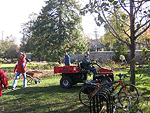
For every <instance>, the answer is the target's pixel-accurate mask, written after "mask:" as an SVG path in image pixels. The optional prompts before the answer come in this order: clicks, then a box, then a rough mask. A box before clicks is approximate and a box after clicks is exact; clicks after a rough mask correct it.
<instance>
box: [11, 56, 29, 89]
mask: <svg viewBox="0 0 150 113" xmlns="http://www.w3.org/2000/svg"><path fill="white" fill-rule="evenodd" d="M26 65H27V60H26V54H21V55H20V58H19V60H18V61H17V63H16V66H15V69H14V72H17V73H16V78H15V79H14V82H13V85H12V90H14V89H15V87H16V85H17V81H18V78H19V75H20V74H22V75H23V77H24V81H23V87H24V88H26V87H27V78H26Z"/></svg>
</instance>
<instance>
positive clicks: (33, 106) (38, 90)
mask: <svg viewBox="0 0 150 113" xmlns="http://www.w3.org/2000/svg"><path fill="white" fill-rule="evenodd" d="M4 66H5V65H4ZM10 67H11V65H10ZM6 68H7V66H6ZM127 72H128V69H123V70H115V74H117V73H127ZM60 79H61V76H52V77H46V78H42V81H41V83H39V84H33V85H31V84H28V87H27V88H23V79H19V80H18V84H17V87H16V89H15V90H12V89H11V86H12V83H13V80H9V89H8V90H5V89H3V96H2V97H0V113H1V112H2V113H70V112H72V113H89V108H87V107H85V106H84V105H82V104H81V103H80V101H79V99H78V95H79V90H80V88H81V86H82V83H80V84H77V85H75V86H73V87H72V88H70V89H64V88H62V87H60V83H59V81H60ZM89 79H92V76H91V77H89ZM115 80H118V78H117V77H116V76H115ZM125 81H126V82H128V81H129V78H126V79H125ZM149 81H150V77H144V78H143V79H141V77H140V75H136V87H137V88H138V90H139V92H140V98H139V104H137V106H135V107H134V108H133V109H134V111H136V112H137V111H141V112H140V113H149V112H150V101H149V100H150V99H149V97H150V84H149ZM119 111H120V112H119V113H122V112H123V111H122V110H120V109H119Z"/></svg>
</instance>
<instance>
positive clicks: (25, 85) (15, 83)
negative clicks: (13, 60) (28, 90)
mask: <svg viewBox="0 0 150 113" xmlns="http://www.w3.org/2000/svg"><path fill="white" fill-rule="evenodd" d="M20 74H21V73H18V72H17V73H16V78H15V80H14V83H13V85H12V88H15V87H16V85H17V81H18V78H19V76H20ZM22 75H23V77H24V81H23V87H27V78H26V73H22Z"/></svg>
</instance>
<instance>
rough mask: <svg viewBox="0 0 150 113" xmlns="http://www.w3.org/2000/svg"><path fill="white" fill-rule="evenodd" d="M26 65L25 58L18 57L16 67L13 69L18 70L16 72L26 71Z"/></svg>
mask: <svg viewBox="0 0 150 113" xmlns="http://www.w3.org/2000/svg"><path fill="white" fill-rule="evenodd" d="M23 63H24V66H23ZM26 65H27V61H26V59H24V58H20V59H19V60H18V64H17V67H16V70H15V71H16V72H18V73H25V72H26Z"/></svg>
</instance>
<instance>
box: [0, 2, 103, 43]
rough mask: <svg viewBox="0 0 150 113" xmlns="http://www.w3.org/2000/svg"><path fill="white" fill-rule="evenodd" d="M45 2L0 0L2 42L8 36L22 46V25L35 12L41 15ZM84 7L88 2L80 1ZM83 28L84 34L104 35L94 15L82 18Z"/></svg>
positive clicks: (91, 35)
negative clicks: (96, 33) (96, 32)
mask: <svg viewBox="0 0 150 113" xmlns="http://www.w3.org/2000/svg"><path fill="white" fill-rule="evenodd" d="M44 1H45V0H0V15H1V16H0V40H2V39H6V37H7V36H11V35H12V36H13V37H15V38H16V40H15V42H16V44H18V45H19V44H20V39H21V37H22V34H21V33H20V31H22V28H21V25H22V24H24V23H27V22H28V21H29V15H30V14H31V13H32V12H34V13H37V14H39V12H40V11H41V9H42V7H43V6H45V2H44ZM80 2H81V4H82V5H84V4H85V3H86V2H87V0H80ZM82 27H83V30H84V34H85V35H88V36H90V37H91V38H95V32H94V31H98V33H99V35H98V38H100V36H102V35H103V34H104V29H103V28H102V27H97V26H96V24H95V22H94V18H93V15H90V14H87V15H86V16H82Z"/></svg>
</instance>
